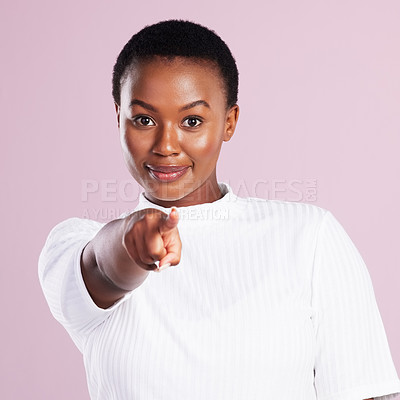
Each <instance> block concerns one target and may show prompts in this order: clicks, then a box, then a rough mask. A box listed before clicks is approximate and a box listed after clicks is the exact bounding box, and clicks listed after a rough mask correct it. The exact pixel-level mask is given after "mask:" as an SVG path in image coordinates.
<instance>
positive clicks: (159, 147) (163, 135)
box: [153, 125, 181, 156]
mask: <svg viewBox="0 0 400 400" xmlns="http://www.w3.org/2000/svg"><path fill="white" fill-rule="evenodd" d="M180 151H181V148H180V145H179V133H178V132H177V131H176V129H175V128H174V127H173V126H171V125H163V126H160V127H159V129H158V132H157V135H156V140H155V142H154V145H153V153H155V154H158V155H161V156H171V155H177V154H179V153H180Z"/></svg>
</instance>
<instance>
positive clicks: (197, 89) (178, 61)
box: [121, 57, 224, 102]
mask: <svg viewBox="0 0 400 400" xmlns="http://www.w3.org/2000/svg"><path fill="white" fill-rule="evenodd" d="M223 88H224V85H223V80H222V78H221V76H220V74H219V70H218V68H217V67H216V66H215V65H214V64H213V63H212V62H209V61H207V60H193V59H191V58H183V57H176V58H174V59H165V58H162V57H157V58H153V59H151V60H146V61H144V62H143V61H141V62H139V63H137V62H136V63H135V64H133V65H132V67H131V68H130V70H129V72H128V73H127V74H126V76H125V79H124V82H123V83H122V93H121V100H122V98H124V99H125V100H129V102H131V99H129V97H137V96H141V97H146V98H147V99H148V100H150V99H151V100H153V101H154V100H161V99H160V97H167V98H168V99H169V101H173V100H175V99H176V100H177V101H178V102H185V101H192V100H191V99H193V98H196V99H198V98H203V97H207V98H209V99H213V98H214V99H215V98H216V97H217V98H220V97H221V96H222V97H224V95H223V92H224V90H221V89H223ZM214 101H215V100H214Z"/></svg>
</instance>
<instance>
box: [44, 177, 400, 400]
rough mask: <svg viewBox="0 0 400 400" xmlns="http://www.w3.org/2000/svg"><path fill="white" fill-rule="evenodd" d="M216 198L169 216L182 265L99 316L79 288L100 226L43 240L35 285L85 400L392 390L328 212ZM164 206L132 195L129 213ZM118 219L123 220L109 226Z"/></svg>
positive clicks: (87, 224)
mask: <svg viewBox="0 0 400 400" xmlns="http://www.w3.org/2000/svg"><path fill="white" fill-rule="evenodd" d="M219 185H220V188H221V190H222V193H223V194H224V196H223V197H222V198H221V199H219V200H217V201H215V202H213V203H205V204H199V205H194V206H188V207H179V208H178V212H179V215H180V221H179V224H178V229H179V233H180V237H181V240H182V257H181V262H180V264H179V265H178V266H173V267H170V268H167V269H166V270H164V271H162V272H160V273H154V272H151V273H150V274H149V275H148V277H147V279H146V280H145V281H144V283H143V284H142V285H141V286H139V287H138V288H137V289H135V290H133V291H132V292H130V293H128V294H127V295H126V296H124V297H123V298H122V299H120V300H119V301H118V302H116V303H115V304H114V305H113V306H111V307H110V308H108V309H102V308H99V307H97V306H96V304H95V303H94V302H93V300H92V299H91V297H90V295H89V293H88V291H87V289H86V287H85V283H84V281H83V278H82V274H81V267H80V256H81V253H82V250H83V248H84V246H85V245H86V244H87V243H88V242H89V241H90V240H91V239H92V238H93V237H94V236H95V235H96V234H97V232H98V231H99V230H100V229H101V228H102V227H103V226H104V224H103V223H100V222H96V221H93V220H88V219H80V218H71V219H68V220H66V221H63V222H61V223H60V224H58V225H57V226H55V227H54V228H53V230H52V231H51V232H50V234H49V236H48V238H47V241H46V244H45V246H44V248H43V250H42V252H41V255H40V259H39V277H40V282H41V285H42V288H43V291H44V294H45V296H46V299H47V302H48V304H49V307H50V310H51V312H52V314H53V315H54V317H55V318H56V319H57V320H58V321H59V322H60V323H61V324H62V325H63V326H64V327H65V329H66V330H67V331H68V333H69V334H70V336H71V338H72V340H73V341H74V342H75V344H76V346H77V347H78V348H79V350H80V351H81V352H82V354H83V359H84V364H85V368H86V373H87V381H88V388H89V393H90V397H91V399H93V400H189V399H190V400H266V399H268V400H273V399H276V400H294V399H296V400H315V399H318V400H363V399H367V398H371V397H374V398H376V399H382V400H383V399H385V400H387V399H389V398H393V397H394V395H395V393H399V392H400V381H399V379H398V376H397V373H396V370H395V367H394V364H393V361H392V358H391V354H390V350H389V346H388V342H387V338H386V334H385V330H384V326H383V324H382V320H381V317H380V313H379V310H378V307H377V303H376V300H375V296H374V291H373V287H372V284H371V279H370V276H369V273H368V270H367V268H366V266H365V263H364V262H363V259H362V257H361V256H360V254H359V252H358V250H357V249H356V247H355V246H354V244H353V242H352V241H351V239H350V238H349V236H348V235H347V233H346V232H345V230H344V229H343V227H342V226H341V225H340V223H339V222H338V221H337V220H336V218H335V217H334V216H333V215H332V213H331V212H330V211H328V210H325V209H323V208H321V207H318V206H316V205H312V204H307V203H298V202H288V201H281V200H266V199H257V198H242V197H238V196H236V195H235V194H234V193H233V192H232V189H231V188H230V187H229V185H227V184H225V183H220V184H219ZM144 208H157V209H160V210H162V211H164V212H166V213H169V212H170V209H169V208H164V207H160V206H158V205H155V204H153V203H151V202H150V201H149V200H147V199H146V197H145V196H144V194H143V193H142V194H141V197H140V200H139V204H138V206H137V207H136V209H135V210H133V211H137V210H139V209H144ZM121 217H122V216H121Z"/></svg>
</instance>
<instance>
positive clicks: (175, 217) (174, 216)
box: [159, 207, 179, 234]
mask: <svg viewBox="0 0 400 400" xmlns="http://www.w3.org/2000/svg"><path fill="white" fill-rule="evenodd" d="M178 222H179V213H178V210H177V209H176V208H175V207H172V209H171V212H170V213H169V214H168V216H167V218H165V219H163V220H162V221H161V225H160V227H159V231H160V233H161V234H162V233H166V232H168V231H170V230H172V229H174V228H175V227H176V226H177V225H178Z"/></svg>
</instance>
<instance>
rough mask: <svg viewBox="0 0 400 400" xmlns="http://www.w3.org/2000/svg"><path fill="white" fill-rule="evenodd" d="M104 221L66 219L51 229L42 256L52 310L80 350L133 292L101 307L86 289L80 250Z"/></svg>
mask: <svg viewBox="0 0 400 400" xmlns="http://www.w3.org/2000/svg"><path fill="white" fill-rule="evenodd" d="M104 225H105V224H102V223H100V222H97V221H92V220H89V219H81V218H70V219H67V220H65V221H63V222H61V223H59V224H58V225H56V226H55V227H54V228H53V229H52V230H51V232H50V233H49V235H48V237H47V240H46V243H45V245H44V247H43V249H42V251H41V253H40V257H39V280H40V284H41V286H42V289H43V293H44V295H45V297H46V300H47V303H48V305H49V307H50V311H51V313H52V314H53V316H54V317H55V319H56V320H57V321H58V322H60V323H61V324H62V325H63V326H64V328H65V329H66V330H67V332H68V333H69V334H70V336H71V338H72V339H73V341H74V342H75V344H76V345H77V347H78V348H79V350H80V351H82V349H83V345H84V341H85V338H86V337H87V335H88V334H89V333H90V332H91V331H92V330H93V329H94V328H95V327H97V326H98V325H99V324H100V323H102V322H103V321H104V320H105V319H106V318H107V317H108V316H109V315H110V314H111V313H112V312H113V310H114V309H115V308H116V307H118V305H120V304H121V303H123V302H124V301H125V300H127V299H128V298H129V297H130V296H131V294H132V292H130V293H128V294H126V295H125V296H124V297H123V298H122V299H120V300H119V301H118V302H116V303H115V304H113V305H112V306H111V307H109V308H108V309H102V308H100V307H98V306H97V305H96V304H95V303H94V301H93V300H92V298H91V296H90V294H89V292H88V291H87V289H86V286H85V282H84V280H83V277H82V273H81V262H80V260H81V253H82V251H83V249H84V247H85V246H86V244H87V243H88V242H89V241H90V240H92V239H93V238H94V236H96V234H97V232H98V231H99V230H100V229H101V228H102V227H103V226H104Z"/></svg>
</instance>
